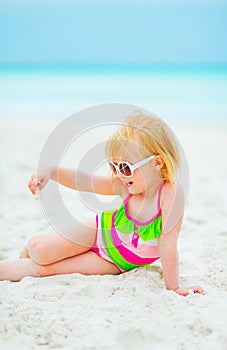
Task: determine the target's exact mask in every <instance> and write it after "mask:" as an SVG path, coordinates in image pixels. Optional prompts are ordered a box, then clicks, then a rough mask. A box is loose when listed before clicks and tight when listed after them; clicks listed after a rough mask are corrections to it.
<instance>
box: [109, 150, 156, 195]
mask: <svg viewBox="0 0 227 350" xmlns="http://www.w3.org/2000/svg"><path fill="white" fill-rule="evenodd" d="M144 154H145V152H143V153H142V152H141V147H139V146H138V145H135V144H132V145H131V144H130V145H128V146H127V147H126V148H125V149H124V152H123V154H122V156H121V158H120V159H119V158H118V159H117V158H116V159H113V162H114V163H115V164H118V163H119V162H128V163H130V164H135V163H137V162H139V161H141V160H143V159H145V158H147V157H148V156H149V155H144ZM116 176H118V178H119V179H120V180H121V181H122V183H123V184H124V185H125V187H127V189H128V191H129V192H130V193H131V194H140V193H144V192H145V191H148V190H149V189H151V188H152V187H154V186H156V185H158V184H160V181H161V174H160V170H159V168H158V167H157V166H156V161H155V158H154V159H151V160H150V161H149V162H147V163H146V164H144V165H142V166H141V167H139V168H138V169H135V170H134V172H133V176H131V177H125V176H123V175H122V174H121V173H120V172H118V173H117V175H116Z"/></svg>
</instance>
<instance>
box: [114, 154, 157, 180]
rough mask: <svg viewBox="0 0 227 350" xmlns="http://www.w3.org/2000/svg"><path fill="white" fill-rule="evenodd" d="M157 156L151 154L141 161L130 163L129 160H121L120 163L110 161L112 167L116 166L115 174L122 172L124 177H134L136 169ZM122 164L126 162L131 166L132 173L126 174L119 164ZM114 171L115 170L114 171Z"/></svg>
mask: <svg viewBox="0 0 227 350" xmlns="http://www.w3.org/2000/svg"><path fill="white" fill-rule="evenodd" d="M155 157H156V156H154V155H152V156H149V157H147V158H145V159H142V160H140V161H139V162H137V163H135V164H130V163H129V162H119V163H118V164H114V163H113V162H109V165H110V167H112V168H114V169H115V171H116V174H115V173H114V175H117V174H120V175H121V176H124V177H132V176H133V175H134V170H136V169H138V168H140V167H141V166H142V165H145V164H146V163H148V162H149V161H150V160H152V159H154V158H155ZM120 164H123V165H124V164H125V165H127V166H128V167H129V169H130V171H131V175H125V174H124V173H123V172H122V171H121V170H120V167H119V165H120ZM113 172H114V171H113Z"/></svg>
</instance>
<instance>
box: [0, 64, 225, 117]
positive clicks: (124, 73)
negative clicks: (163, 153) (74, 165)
mask: <svg viewBox="0 0 227 350" xmlns="http://www.w3.org/2000/svg"><path fill="white" fill-rule="evenodd" d="M226 96H227V64H224V63H223V64H152V65H151V64H143V65H141V64H133V63H129V64H85V63H83V64H82V63H81V64H64V63H62V64H57V63H54V64H52V63H46V64H9V63H7V64H3V63H2V64H0V120H1V121H5V122H7V121H15V122H16V121H31V122H33V121H37V120H42V121H43V122H47V121H56V122H59V121H61V120H63V119H64V118H67V117H68V116H70V115H71V114H73V113H75V112H77V111H79V110H80V109H84V108H87V107H89V106H92V105H96V104H102V103H114V102H116V103H126V104H132V105H136V106H139V107H142V108H145V109H148V110H150V111H152V112H154V113H155V114H157V115H159V116H160V117H161V118H164V119H166V120H167V121H168V120H169V121H171V120H175V121H196V120H198V121H199V120H201V121H205V120H207V121H213V120H217V121H227V101H226Z"/></svg>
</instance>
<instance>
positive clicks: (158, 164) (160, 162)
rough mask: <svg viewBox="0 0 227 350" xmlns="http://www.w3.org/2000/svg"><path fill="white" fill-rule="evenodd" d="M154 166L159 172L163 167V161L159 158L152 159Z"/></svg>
mask: <svg viewBox="0 0 227 350" xmlns="http://www.w3.org/2000/svg"><path fill="white" fill-rule="evenodd" d="M154 164H155V166H156V167H157V168H158V169H159V170H160V169H162V167H163V165H164V160H163V159H162V157H161V156H156V157H155V159H154Z"/></svg>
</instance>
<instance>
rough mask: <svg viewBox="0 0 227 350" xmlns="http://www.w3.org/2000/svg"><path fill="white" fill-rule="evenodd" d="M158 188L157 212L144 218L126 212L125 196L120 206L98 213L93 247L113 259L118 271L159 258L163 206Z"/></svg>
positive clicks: (106, 258)
mask: <svg viewBox="0 0 227 350" xmlns="http://www.w3.org/2000/svg"><path fill="white" fill-rule="evenodd" d="M163 184H164V183H162V185H161V186H160V188H159V191H158V203H157V207H158V210H157V213H156V215H155V216H154V217H152V218H151V219H150V220H148V221H146V222H140V221H138V220H136V219H134V218H132V217H131V216H130V215H129V214H128V202H129V200H130V198H131V196H132V195H131V194H129V195H128V196H127V198H126V199H125V200H124V202H123V203H122V205H121V206H120V208H119V209H113V210H110V211H104V212H102V213H101V214H97V216H96V223H97V237H96V241H95V244H94V246H93V247H92V249H91V250H92V251H94V252H95V253H96V254H98V255H99V256H100V257H102V258H103V259H105V260H107V261H109V262H111V263H113V264H114V265H115V266H117V267H118V269H119V270H120V272H121V273H122V272H126V271H129V270H132V269H134V268H137V267H141V266H145V265H149V266H150V264H152V263H153V262H154V261H156V260H157V259H159V258H160V254H159V250H158V237H159V236H160V235H161V227H162V210H161V206H160V197H161V191H162V188H163Z"/></svg>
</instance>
